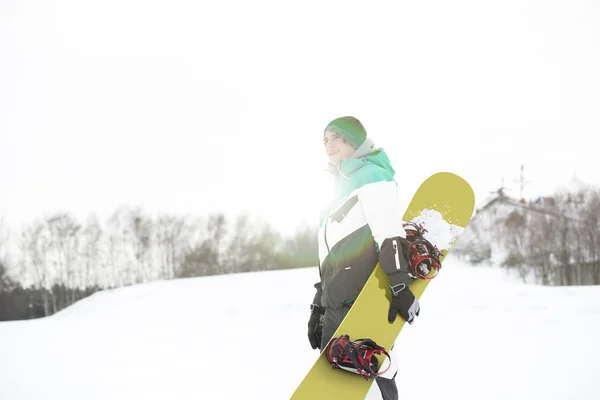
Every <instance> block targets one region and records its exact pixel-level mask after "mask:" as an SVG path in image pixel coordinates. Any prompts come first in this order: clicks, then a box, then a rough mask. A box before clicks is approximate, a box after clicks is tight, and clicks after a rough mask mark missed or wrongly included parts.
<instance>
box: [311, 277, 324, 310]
mask: <svg viewBox="0 0 600 400" xmlns="http://www.w3.org/2000/svg"><path fill="white" fill-rule="evenodd" d="M315 289H317V293H315V297H314V299H313V302H312V304H316V305H318V306H319V307H323V306H322V305H321V294H322V293H323V291H322V290H321V282H320V281H319V282H317V283H315Z"/></svg>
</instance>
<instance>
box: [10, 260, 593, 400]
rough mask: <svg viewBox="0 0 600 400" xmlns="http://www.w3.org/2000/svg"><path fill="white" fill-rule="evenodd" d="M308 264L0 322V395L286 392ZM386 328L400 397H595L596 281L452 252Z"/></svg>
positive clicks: (169, 284) (310, 357)
mask: <svg viewBox="0 0 600 400" xmlns="http://www.w3.org/2000/svg"><path fill="white" fill-rule="evenodd" d="M317 277H318V271H317V269H316V268H305V269H295V270H282V271H269V272H253V273H244V274H234V275H223V276H211V277H202V278H190V279H182V280H173V281H164V282H154V283H149V284H142V285H137V286H131V287H127V288H121V289H116V290H111V291H105V292H101V293H97V294H95V295H93V296H91V297H88V298H86V299H84V300H81V301H79V302H78V303H76V304H74V305H73V306H71V307H69V308H67V309H65V310H63V311H62V312H59V313H57V314H55V315H54V316H51V317H48V318H44V319H39V320H32V321H15V322H3V323H0V399H2V400H24V399H28V400H30V399H44V400H55V399H56V400H58V399H60V400H71V399H72V400H80V399H90V400H93V399H109V398H110V399H111V400H120V399H123V400H131V399H133V398H135V399H181V400H184V399H238V398H240V399H241V398H243V399H277V400H280V399H286V398H289V397H290V395H291V394H292V392H293V391H294V389H295V387H296V385H297V384H298V383H299V382H300V380H301V379H302V377H303V375H304V374H305V373H306V371H307V370H308V369H309V368H310V366H311V365H312V363H313V362H314V360H315V358H316V357H317V352H316V351H315V350H312V349H311V348H310V346H309V343H308V339H307V338H306V334H305V333H306V323H307V320H308V313H309V310H308V304H309V303H310V301H311V300H312V297H313V291H314V288H313V287H312V284H313V283H314V282H315V280H316V279H317ZM421 307H422V309H421V314H420V316H419V317H418V318H417V321H416V322H415V324H414V325H412V326H408V325H407V326H406V327H405V328H404V329H403V331H402V332H401V334H400V338H399V340H398V342H397V349H398V350H397V352H398V354H399V355H401V357H403V359H402V360H400V364H401V368H400V372H399V375H398V377H397V378H396V381H397V383H398V387H399V391H400V398H401V399H418V400H428V399H432V400H433V399H435V400H439V399H447V398H460V399H461V400H468V399H478V400H479V399H481V398H485V399H502V400H505V399H508V398H510V399H544V400H555V399H582V400H585V399H598V398H600V388H598V386H597V384H596V382H595V381H596V379H597V377H598V376H600V367H599V366H598V361H597V360H598V359H600V345H599V344H598V337H600V287H597V286H585V287H544V286H534V285H527V284H523V283H520V282H519V281H518V279H517V278H513V277H510V276H508V275H506V273H505V272H504V271H503V270H501V269H500V268H497V267H473V266H469V265H467V264H464V263H462V262H461V261H460V260H458V259H456V258H455V257H453V256H452V253H450V255H449V256H448V257H447V258H446V260H445V261H444V269H443V270H442V272H441V273H440V275H439V276H438V277H437V278H435V280H434V281H432V283H431V285H430V286H429V287H428V289H427V291H426V292H425V294H424V295H423V297H422V298H421Z"/></svg>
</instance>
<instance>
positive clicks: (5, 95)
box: [0, 0, 600, 231]
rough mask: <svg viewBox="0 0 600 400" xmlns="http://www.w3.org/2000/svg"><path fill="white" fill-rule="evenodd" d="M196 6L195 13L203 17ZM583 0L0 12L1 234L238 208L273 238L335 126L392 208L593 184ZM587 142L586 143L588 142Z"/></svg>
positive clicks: (594, 78)
mask: <svg viewBox="0 0 600 400" xmlns="http://www.w3.org/2000/svg"><path fill="white" fill-rule="evenodd" d="M203 4H206V5H203ZM598 21H600V3H598V2H594V1H582V0H577V1H560V2H559V1H541V0H540V1H522V0H519V1H516V0H510V1H503V2H481V1H454V2H451V4H450V3H449V2H447V1H441V0H436V1H428V2H423V1H412V2H407V1H403V2H398V1H387V2H381V1H371V2H358V1H335V2H331V1H329V2H325V1H296V2H292V1H287V2H283V1H274V0H273V1H262V0H261V1H252V2H248V1H242V0H237V1H221V2H203V3H202V4H200V3H199V2H196V1H191V0H185V1H184V0H179V1H141V0H119V1H115V0H107V1H103V2H82V1H75V0H63V1H50V0H44V1H42V0H38V1H28V2H23V1H17V0H3V1H2V2H0V216H2V215H4V216H5V218H7V219H8V220H9V221H14V222H22V221H25V222H27V221H29V220H30V219H32V218H34V217H38V216H41V215H42V214H43V213H47V212H53V211H59V210H64V211H72V212H74V213H77V214H78V215H81V216H85V215H87V213H89V212H91V211H93V212H98V213H99V214H101V215H104V214H107V213H110V212H112V211H114V209H115V208H116V207H118V206H119V205H122V204H131V205H140V206H142V207H144V208H145V209H146V210H148V211H150V212H154V211H161V212H177V213H193V214H197V215H204V214H207V213H209V212H212V211H218V210H223V211H226V212H228V213H238V212H240V211H241V210H242V209H246V210H249V211H251V212H252V213H253V214H254V215H262V216H264V217H265V218H268V219H269V220H272V221H275V220H277V221H280V222H279V223H277V224H276V226H277V227H278V228H279V229H282V230H284V231H285V230H286V229H287V230H290V229H293V228H294V227H295V226H296V225H297V224H299V223H300V222H301V221H302V220H308V219H310V218H312V219H313V220H314V219H316V218H317V213H318V209H319V207H321V205H322V204H323V203H324V202H325V200H326V183H327V180H326V175H325V174H324V172H323V169H324V166H325V163H326V159H325V157H324V153H323V151H322V146H321V142H320V139H321V137H322V131H323V128H324V127H325V125H326V124H327V122H329V121H330V120H331V119H333V118H336V117H339V116H342V115H354V116H356V117H358V118H359V119H360V120H361V121H362V122H363V123H364V125H365V127H366V128H367V130H368V132H369V136H370V137H371V138H373V139H374V140H375V142H376V143H377V144H378V145H379V146H382V147H383V148H384V149H386V151H387V152H388V154H389V155H390V157H391V159H392V162H393V164H394V167H395V169H396V170H397V171H398V174H397V176H396V178H397V181H398V182H399V184H400V186H401V191H402V193H403V195H404V196H405V199H404V200H405V201H408V200H409V199H410V197H411V196H412V194H413V192H414V190H415V189H416V187H417V186H418V184H419V183H420V182H421V181H422V180H424V179H425V178H426V177H427V176H428V175H430V174H432V173H435V172H438V171H441V170H446V171H452V172H455V173H458V174H460V175H461V176H463V177H464V178H466V179H467V180H468V181H469V182H470V183H471V184H472V186H473V188H474V189H475V192H476V196H477V201H478V202H481V201H482V200H483V199H484V197H485V196H487V194H488V193H489V192H490V191H491V190H494V189H496V188H497V187H498V186H499V185H500V183H501V180H502V178H504V179H505V183H506V185H508V186H509V187H511V188H512V189H513V190H512V191H511V192H510V194H513V195H515V196H517V195H518V184H516V183H515V182H513V181H514V180H515V179H516V178H517V177H518V174H519V167H520V165H521V164H522V163H524V164H525V173H526V178H527V179H528V180H529V181H530V182H531V183H530V184H529V186H527V187H526V191H525V196H526V197H528V198H529V197H535V196H538V195H541V194H550V193H552V192H553V191H554V190H555V189H556V188H557V186H558V185H566V184H567V183H568V181H569V180H570V179H571V178H572V177H573V176H574V175H576V176H577V177H578V178H579V179H581V180H583V181H585V182H588V183H591V184H600V177H599V176H598V171H600V162H599V161H598V155H597V153H598V146H597V144H595V143H596V138H597V136H598V133H600V119H599V118H598V110H600V74H599V73H598V71H600V25H599V24H598ZM588 137H591V138H588Z"/></svg>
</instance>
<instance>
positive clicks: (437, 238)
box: [411, 209, 465, 249]
mask: <svg viewBox="0 0 600 400" xmlns="http://www.w3.org/2000/svg"><path fill="white" fill-rule="evenodd" d="M411 222H414V223H415V224H417V225H422V226H423V227H424V228H425V229H426V230H427V232H425V233H424V234H423V237H424V238H425V239H427V240H428V241H429V242H430V243H431V244H433V245H434V246H437V248H438V249H448V248H450V246H451V245H452V243H454V241H455V240H456V239H458V237H459V236H460V234H461V233H462V232H463V231H464V230H465V229H464V228H463V227H460V226H458V225H454V224H449V223H448V222H446V221H445V220H444V217H443V216H442V214H441V213H440V212H439V211H435V210H429V209H424V210H423V211H421V214H419V215H418V216H417V217H416V218H413V219H412V220H411Z"/></svg>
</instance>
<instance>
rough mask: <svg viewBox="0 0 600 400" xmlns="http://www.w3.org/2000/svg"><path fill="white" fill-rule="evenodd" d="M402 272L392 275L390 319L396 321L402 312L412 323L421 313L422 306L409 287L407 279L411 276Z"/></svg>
mask: <svg viewBox="0 0 600 400" xmlns="http://www.w3.org/2000/svg"><path fill="white" fill-rule="evenodd" d="M400 274H403V273H402V272H400V273H398V274H391V275H390V292H391V293H392V301H391V303H390V312H389V314H388V321H390V322H394V321H395V320H396V315H397V314H400V315H401V316H402V318H404V320H405V321H406V322H408V323H409V324H411V325H412V323H413V322H414V319H415V317H416V316H418V315H419V312H420V310H421V307H420V306H419V301H418V300H417V299H416V298H415V295H414V294H413V293H412V292H411V291H410V289H409V288H408V283H407V281H410V277H408V276H401V275H400Z"/></svg>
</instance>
